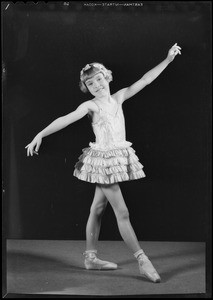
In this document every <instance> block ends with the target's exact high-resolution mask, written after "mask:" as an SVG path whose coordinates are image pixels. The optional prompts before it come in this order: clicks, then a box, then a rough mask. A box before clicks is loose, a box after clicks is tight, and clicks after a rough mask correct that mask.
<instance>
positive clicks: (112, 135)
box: [92, 101, 129, 149]
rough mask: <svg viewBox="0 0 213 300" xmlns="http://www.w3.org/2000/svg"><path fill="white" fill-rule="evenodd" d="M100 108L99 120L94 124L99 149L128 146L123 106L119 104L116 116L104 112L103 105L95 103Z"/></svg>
mask: <svg viewBox="0 0 213 300" xmlns="http://www.w3.org/2000/svg"><path fill="white" fill-rule="evenodd" d="M94 102H95V103H96V104H97V106H98V107H99V119H98V121H96V122H95V123H94V122H93V123H92V127H93V132H94V134H95V137H96V143H95V144H93V146H94V145H96V146H97V147H98V148H103V149H108V148H114V147H120V146H127V145H126V143H128V144H129V142H126V130H125V120H124V115H123V110H122V105H121V104H120V103H119V102H118V101H116V102H117V110H116V111H115V113H114V114H112V113H109V112H107V111H106V110H104V108H103V106H102V104H101V103H100V102H98V101H94Z"/></svg>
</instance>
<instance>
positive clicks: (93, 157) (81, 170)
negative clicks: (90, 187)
mask: <svg viewBox="0 0 213 300" xmlns="http://www.w3.org/2000/svg"><path fill="white" fill-rule="evenodd" d="M82 152H83V153H82V154H81V155H80V156H79V158H78V159H79V161H78V162H77V163H76V165H75V170H74V173H73V175H74V176H75V177H77V178H78V179H80V180H83V181H87V182H90V183H100V184H112V183H116V182H122V181H129V180H134V179H139V178H143V177H145V176H146V175H145V173H144V172H143V165H142V164H141V163H140V162H139V159H138V157H137V155H136V154H135V150H134V149H133V148H132V147H127V148H120V149H119V148H115V149H111V150H105V151H103V150H97V149H94V148H92V147H88V148H84V149H83V150H82Z"/></svg>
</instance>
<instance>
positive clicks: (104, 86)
mask: <svg viewBox="0 0 213 300" xmlns="http://www.w3.org/2000/svg"><path fill="white" fill-rule="evenodd" d="M85 84H86V86H87V88H88V90H89V92H90V93H91V94H92V95H93V96H98V95H99V96H100V94H101V95H106V94H107V93H108V92H109V83H108V81H107V80H106V79H105V77H104V75H103V74H102V73H98V74H96V75H95V76H93V77H92V78H90V79H88V80H87V81H86V82H85Z"/></svg>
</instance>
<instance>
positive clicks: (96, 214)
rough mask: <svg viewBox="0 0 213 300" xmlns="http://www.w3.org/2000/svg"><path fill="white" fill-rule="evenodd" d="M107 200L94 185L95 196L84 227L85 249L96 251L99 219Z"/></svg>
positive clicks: (98, 187) (99, 225)
mask: <svg viewBox="0 0 213 300" xmlns="http://www.w3.org/2000/svg"><path fill="white" fill-rule="evenodd" d="M107 203H108V201H107V199H106V197H105V195H104V193H103V191H102V189H101V188H100V186H99V185H96V189H95V195H94V199H93V203H92V205H91V208H90V215H89V218H88V221H87V226H86V240H87V241H86V249H87V250H94V249H96V244H97V241H98V238H99V233H100V228H101V217H102V215H103V213H104V211H105V208H106V206H107Z"/></svg>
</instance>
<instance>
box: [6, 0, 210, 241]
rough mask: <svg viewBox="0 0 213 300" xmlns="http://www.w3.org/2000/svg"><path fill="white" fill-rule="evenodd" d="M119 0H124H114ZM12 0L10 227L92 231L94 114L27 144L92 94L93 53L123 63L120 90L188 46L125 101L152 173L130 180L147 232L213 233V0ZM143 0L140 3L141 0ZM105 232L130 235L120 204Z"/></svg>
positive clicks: (130, 136)
mask: <svg viewBox="0 0 213 300" xmlns="http://www.w3.org/2000/svg"><path fill="white" fill-rule="evenodd" d="M113 3H114V4H113ZM113 3H112V4H111V6H109V4H108V5H107V3H105V2H98V3H97V2H96V4H95V2H58V3H56V2H54V3H51V2H48V3H46V4H45V3H44V2H38V3H37V4H34V3H32V2H31V3H28V4H24V3H23V2H18V3H16V4H13V3H10V2H4V3H3V4H2V16H3V31H2V32H3V217H4V223H3V224H4V226H3V230H4V233H5V235H6V237H7V238H26V239H85V226H86V221H87V218H88V215H89V208H90V205H91V203H92V199H93V194H94V189H95V186H94V185H93V184H90V183H86V182H83V181H80V180H78V179H76V178H75V177H73V175H72V174H73V170H74V164H75V163H76V161H77V159H78V157H79V155H80V154H81V150H82V148H85V147H87V146H88V144H89V142H90V141H94V135H93V132H92V128H91V125H90V122H89V119H88V118H87V117H84V118H83V119H81V120H79V121H78V122H76V123H74V124H72V125H70V126H68V127H67V128H65V129H63V130H62V131H59V132H57V133H55V134H53V135H50V136H48V137H46V138H44V140H43V143H42V145H41V148H40V151H39V156H33V157H27V156H26V150H25V148H24V147H25V146H26V145H27V144H28V143H29V142H30V141H31V140H32V138H33V137H34V136H35V135H36V134H37V133H38V132H39V131H40V130H42V129H43V128H44V127H46V126H47V125H48V124H49V123H50V122H52V121H53V120H54V119H56V118H57V117H59V116H62V115H65V114H67V113H69V112H71V111H72V110H74V109H76V108H77V106H78V105H79V104H80V103H82V102H83V101H86V100H89V99H91V96H90V95H88V94H87V95H84V94H83V93H82V92H81V91H80V90H79V88H78V81H79V72H80V70H81V68H82V67H84V65H85V64H87V63H89V62H92V61H98V62H102V63H104V64H105V65H106V67H108V68H109V69H111V70H112V71H113V77H114V80H113V82H112V83H111V92H112V93H114V92H115V91H117V90H118V89H121V88H123V87H126V86H128V85H130V84H132V83H134V82H135V81H136V80H138V79H139V78H140V77H142V75H143V74H144V73H145V72H147V71H148V70H150V69H151V68H153V67H154V66H156V65H157V64H158V63H160V62H161V61H162V60H163V59H164V58H166V55H167V53H168V50H169V48H170V47H171V46H172V45H173V44H174V43H176V42H177V43H178V45H180V46H181V47H182V55H178V56H177V57H176V58H175V60H174V61H173V62H172V63H171V64H170V65H169V66H168V68H167V69H166V70H165V71H164V72H163V73H162V74H161V75H160V76H159V77H158V78H157V79H156V80H155V81H154V82H153V83H152V84H151V85H149V86H147V87H146V88H145V89H144V90H143V91H141V92H140V93H138V94H137V95H135V96H134V97H133V98H131V99H129V100H128V101H126V102H125V103H124V106H123V109H124V114H125V118H126V131H127V140H129V141H131V142H132V143H133V148H134V149H135V150H136V154H137V155H138V156H139V158H140V161H141V163H142V164H143V165H144V171H145V173H146V175H147V177H146V178H144V179H140V180H136V181H131V182H125V183H121V184H120V186H121V189H122V192H123V195H124V198H125V201H126V204H127V206H128V208H129V212H130V218H131V222H132V225H133V227H134V229H135V231H136V234H137V236H138V238H139V239H140V240H180V241H183V240H191V241H204V240H206V239H207V237H208V234H209V232H210V206H211V205H210V175H211V174H210V172H211V170H210V161H211V155H210V146H211V145H210V119H211V113H210V109H211V100H210V99H211V92H210V87H211V68H210V62H211V55H210V53H211V49H210V48H211V47H210V28H211V26H210V2H208V1H206V2H199V1H198V2H196V1H193V2H189V3H188V2H180V1H177V2H176V1H159V2H155V1H151V2H149V1H147V2H146V1H143V2H140V1H139V2H135V3H134V4H133V2H120V3H119V2H113ZM131 3H132V4H131ZM100 238H101V239H103V240H120V239H121V237H120V234H119V232H118V229H117V224H116V219H115V216H114V213H113V211H112V209H111V207H110V206H109V207H108V208H107V210H106V213H105V215H104V217H103V222H102V229H101V236H100Z"/></svg>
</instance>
